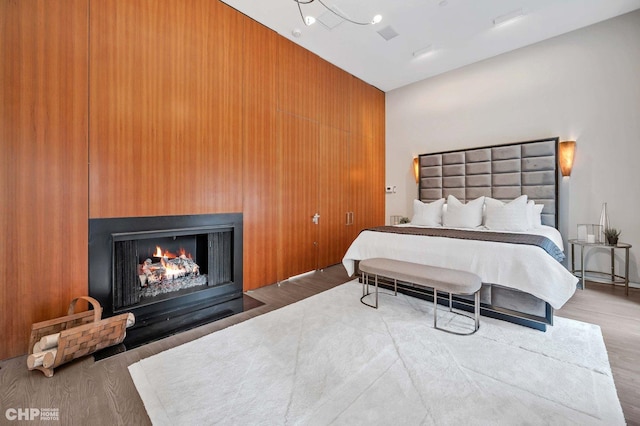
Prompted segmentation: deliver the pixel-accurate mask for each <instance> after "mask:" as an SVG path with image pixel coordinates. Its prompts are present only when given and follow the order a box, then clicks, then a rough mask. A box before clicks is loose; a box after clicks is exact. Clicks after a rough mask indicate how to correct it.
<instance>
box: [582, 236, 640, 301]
mask: <svg viewBox="0 0 640 426" xmlns="http://www.w3.org/2000/svg"><path fill="white" fill-rule="evenodd" d="M569 244H570V245H571V273H572V274H573V275H575V276H576V277H578V278H580V279H581V281H582V288H583V289H584V288H585V279H586V280H590V281H594V282H599V283H605V284H624V287H625V289H624V290H625V294H626V295H627V296H628V295H629V249H630V248H631V244H627V243H618V244H616V245H614V246H610V245H608V244H604V243H588V242H586V241H584V240H569ZM575 246H579V247H580V269H576V265H575V262H576V257H575ZM590 248H605V249H609V250H610V251H611V271H610V272H609V271H607V272H603V271H593V270H588V269H586V265H585V262H584V256H585V252H586V251H587V250H588V249H590ZM616 250H624V275H618V274H616V273H615V251H616Z"/></svg>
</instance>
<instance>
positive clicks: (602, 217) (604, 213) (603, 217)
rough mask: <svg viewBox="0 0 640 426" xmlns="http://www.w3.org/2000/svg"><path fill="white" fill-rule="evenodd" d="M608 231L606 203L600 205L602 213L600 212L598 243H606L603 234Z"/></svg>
mask: <svg viewBox="0 0 640 426" xmlns="http://www.w3.org/2000/svg"><path fill="white" fill-rule="evenodd" d="M607 229H609V216H608V215H607V203H602V211H600V232H601V233H602V235H600V241H601V242H605V241H607V239H606V237H605V234H604V232H605V231H606V230H607Z"/></svg>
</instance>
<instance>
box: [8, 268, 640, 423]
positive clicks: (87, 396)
mask: <svg viewBox="0 0 640 426" xmlns="http://www.w3.org/2000/svg"><path fill="white" fill-rule="evenodd" d="M348 280H349V278H348V277H347V275H346V273H345V271H344V268H343V267H342V265H336V266H332V267H330V268H327V269H325V270H324V271H317V272H314V273H311V274H308V275H304V276H301V277H298V278H295V279H292V280H288V281H284V282H282V283H281V284H280V285H275V284H274V285H271V286H268V287H263V288H260V289H257V290H254V291H251V292H249V293H248V294H249V295H250V296H251V297H253V298H255V299H258V300H260V301H262V302H264V303H265V304H264V305H263V306H260V307H258V308H255V309H252V310H250V311H247V312H243V313H241V314H238V315H235V316H232V317H229V318H225V319H222V320H220V321H217V322H215V323H212V324H208V325H205V326H202V327H199V328H196V329H193V330H190V331H187V332H184V333H181V334H178V335H175V336H171V337H168V338H166V339H163V340H160V341H157V342H154V343H150V344H148V345H145V346H142V347H139V348H136V349H133V350H129V351H127V352H125V353H122V354H119V355H116V356H113V357H111V358H107V359H105V360H102V361H98V362H94V360H93V357H91V356H88V357H85V358H83V359H80V360H76V361H74V362H72V363H70V364H67V365H64V366H61V367H59V368H57V369H56V370H55V375H54V376H53V377H52V378H45V377H44V376H43V374H42V373H41V372H39V371H28V370H27V368H26V360H25V358H26V357H25V356H21V357H17V358H12V359H9V360H5V361H0V425H1V424H6V423H12V424H15V423H16V422H8V421H7V420H6V418H5V411H6V409H7V408H58V409H59V413H60V421H59V423H55V422H43V423H46V424H49V425H51V424H60V425H88V424H91V425H147V424H150V423H151V422H150V420H149V417H148V416H147V413H146V411H145V409H144V405H143V403H142V400H141V399H140V397H139V396H138V393H137V391H136V389H135V386H134V384H133V381H132V380H131V377H130V376H129V372H128V370H127V367H128V366H129V365H131V364H133V363H135V362H137V361H139V360H140V359H143V358H146V357H149V356H151V355H154V354H156V353H159V352H162V351H164V350H166V349H169V348H172V347H174V346H178V345H180V344H183V343H186V342H188V341H190V340H193V339H196V338H198V337H201V336H204V335H206V334H209V333H211V332H214V331H217V330H220V329H223V328H226V327H228V326H231V325H233V324H237V323H239V322H242V321H244V320H247V319H249V318H252V317H255V316H258V315H261V314H263V313H266V312H268V311H271V310H274V309H278V308H280V307H282V306H285V305H288V304H291V303H295V302H297V301H299V300H302V299H304V298H306V297H309V296H313V295H314V294H317V293H319V292H321V291H324V290H328V289H330V288H332V287H335V286H337V285H340V284H342V283H344V282H346V281H348ZM556 315H558V316H563V317H566V318H573V319H576V320H580V321H585V322H590V323H594V324H598V325H600V327H601V328H602V334H603V336H604V340H605V344H606V346H607V350H608V353H609V361H610V363H611V368H612V370H613V375H614V380H615V383H616V388H617V390H618V396H619V398H620V402H621V404H622V409H623V410H624V414H625V418H626V420H627V422H628V424H629V425H639V426H640V289H630V290H629V296H628V297H625V295H624V289H623V288H621V287H615V288H614V287H611V286H608V285H600V284H588V286H587V290H584V291H582V290H578V291H576V294H575V296H574V297H573V298H572V299H571V300H570V301H569V302H568V303H567V304H566V305H565V306H564V307H563V308H562V309H561V310H559V311H557V312H556ZM167 368H171V366H167ZM212 403H215V402H214V401H212ZM212 420H213V419H212ZM36 423H37V422H29V424H36ZM221 424H224V422H221Z"/></svg>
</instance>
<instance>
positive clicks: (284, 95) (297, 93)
mask: <svg viewBox="0 0 640 426" xmlns="http://www.w3.org/2000/svg"><path fill="white" fill-rule="evenodd" d="M277 58H278V75H279V77H280V78H279V80H278V85H279V87H278V110H279V111H285V112H288V113H290V114H293V115H297V116H299V117H305V118H308V119H311V120H314V121H319V119H320V110H321V108H320V91H321V86H320V85H321V82H320V79H319V75H318V70H319V66H320V63H321V61H322V60H321V59H320V58H318V57H317V56H316V55H314V54H313V53H311V52H309V51H308V50H306V49H303V48H302V47H300V46H298V45H297V44H295V43H293V42H291V41H289V40H287V39H285V38H280V39H279V42H278V56H277Z"/></svg>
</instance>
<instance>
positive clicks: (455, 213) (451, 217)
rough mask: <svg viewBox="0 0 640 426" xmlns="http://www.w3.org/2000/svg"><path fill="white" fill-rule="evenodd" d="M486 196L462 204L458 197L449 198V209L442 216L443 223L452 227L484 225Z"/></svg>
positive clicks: (450, 196)
mask: <svg viewBox="0 0 640 426" xmlns="http://www.w3.org/2000/svg"><path fill="white" fill-rule="evenodd" d="M483 206H484V197H480V198H476V199H475V200H473V201H469V202H468V203H467V204H462V203H461V202H460V201H459V200H458V199H457V198H456V197H454V196H453V195H449V197H448V198H447V211H446V212H444V215H443V216H442V225H443V226H449V227H451V228H477V227H478V226H480V225H482V207H483Z"/></svg>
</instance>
